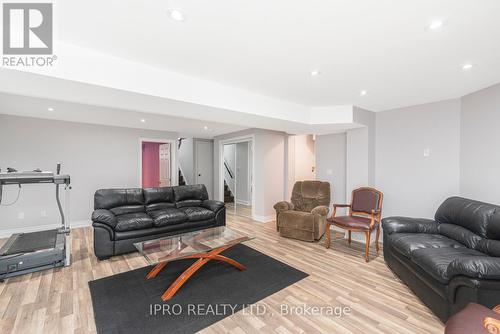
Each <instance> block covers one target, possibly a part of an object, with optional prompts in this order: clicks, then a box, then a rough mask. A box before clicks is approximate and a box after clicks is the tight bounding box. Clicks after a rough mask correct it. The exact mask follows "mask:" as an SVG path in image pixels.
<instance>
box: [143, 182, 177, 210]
mask: <svg viewBox="0 0 500 334" xmlns="http://www.w3.org/2000/svg"><path fill="white" fill-rule="evenodd" d="M144 203H145V204H146V211H148V212H149V211H154V210H163V209H167V208H175V203H174V190H173V188H172V187H161V188H146V189H144Z"/></svg>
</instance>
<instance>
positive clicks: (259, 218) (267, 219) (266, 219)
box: [252, 215, 276, 223]
mask: <svg viewBox="0 0 500 334" xmlns="http://www.w3.org/2000/svg"><path fill="white" fill-rule="evenodd" d="M275 218H276V216H275V215H269V216H260V215H253V216H252V219H253V220H256V221H258V222H261V223H267V222H270V221H273V220H274V219H275Z"/></svg>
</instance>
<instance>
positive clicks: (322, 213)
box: [311, 205, 328, 217]
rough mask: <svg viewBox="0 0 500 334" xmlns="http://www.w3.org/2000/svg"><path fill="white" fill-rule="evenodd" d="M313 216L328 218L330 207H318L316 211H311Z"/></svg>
mask: <svg viewBox="0 0 500 334" xmlns="http://www.w3.org/2000/svg"><path fill="white" fill-rule="evenodd" d="M311 213H312V214H313V215H320V216H325V217H326V216H327V215H328V207H327V206H324V205H318V206H317V207H315V208H314V209H312V210H311Z"/></svg>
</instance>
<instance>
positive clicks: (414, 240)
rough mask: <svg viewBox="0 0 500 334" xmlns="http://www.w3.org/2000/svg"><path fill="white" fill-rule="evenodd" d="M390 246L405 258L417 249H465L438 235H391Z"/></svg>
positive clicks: (459, 244) (453, 241)
mask: <svg viewBox="0 0 500 334" xmlns="http://www.w3.org/2000/svg"><path fill="white" fill-rule="evenodd" d="M388 238H389V242H390V244H391V246H392V247H393V248H394V249H395V250H396V251H397V252H398V253H400V254H401V255H404V256H406V257H407V258H410V257H411V254H412V253H413V252H414V251H415V250H417V249H423V248H432V249H436V248H465V246H464V245H462V244H461V243H459V242H458V241H455V240H453V239H450V238H448V237H446V236H444V235H440V234H428V233H393V234H390V235H389V237H388Z"/></svg>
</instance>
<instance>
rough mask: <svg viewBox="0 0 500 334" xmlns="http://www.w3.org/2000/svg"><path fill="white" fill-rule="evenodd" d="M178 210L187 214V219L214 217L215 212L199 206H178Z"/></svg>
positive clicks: (197, 219)
mask: <svg viewBox="0 0 500 334" xmlns="http://www.w3.org/2000/svg"><path fill="white" fill-rule="evenodd" d="M179 210H181V211H183V212H184V213H185V214H186V215H187V217H188V219H189V221H199V220H207V219H212V218H214V217H215V213H214V212H213V211H211V210H208V209H205V208H202V207H199V206H193V207H184V208H179Z"/></svg>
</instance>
